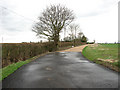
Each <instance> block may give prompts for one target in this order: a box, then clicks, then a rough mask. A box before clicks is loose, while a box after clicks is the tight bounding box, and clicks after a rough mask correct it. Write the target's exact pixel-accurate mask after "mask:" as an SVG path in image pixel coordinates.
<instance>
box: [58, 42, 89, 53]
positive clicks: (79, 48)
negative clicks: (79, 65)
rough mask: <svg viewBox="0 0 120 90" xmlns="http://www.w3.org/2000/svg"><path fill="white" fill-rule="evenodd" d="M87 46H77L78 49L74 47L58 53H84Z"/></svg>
mask: <svg viewBox="0 0 120 90" xmlns="http://www.w3.org/2000/svg"><path fill="white" fill-rule="evenodd" d="M88 45H89V44H87V45H81V46H77V47H73V48H70V49H67V50H62V51H58V52H82V50H83V48H85V47H86V46H88Z"/></svg>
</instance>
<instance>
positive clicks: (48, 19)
mask: <svg viewBox="0 0 120 90" xmlns="http://www.w3.org/2000/svg"><path fill="white" fill-rule="evenodd" d="M38 19H39V22H38V23H36V24H35V25H34V27H33V29H32V30H33V31H34V32H36V33H37V36H39V37H42V38H45V39H48V40H53V41H54V45H55V47H57V46H58V42H59V37H60V32H61V30H62V29H63V28H64V27H66V26H67V25H69V24H70V23H71V22H72V21H73V20H74V15H73V11H71V10H69V9H68V8H66V7H64V6H61V5H57V6H56V5H51V6H50V7H47V8H46V10H44V11H43V12H42V14H41V16H40V17H39V18H38Z"/></svg>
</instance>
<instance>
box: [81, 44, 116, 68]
mask: <svg viewBox="0 0 120 90" xmlns="http://www.w3.org/2000/svg"><path fill="white" fill-rule="evenodd" d="M82 54H83V55H84V56H85V57H86V58H87V59H89V60H91V61H96V62H97V60H98V59H104V60H106V59H113V60H118V44H98V46H94V47H92V46H87V47H85V48H84V49H83V51H82ZM97 63H99V62H97ZM112 64H113V65H115V66H118V62H114V63H112Z"/></svg>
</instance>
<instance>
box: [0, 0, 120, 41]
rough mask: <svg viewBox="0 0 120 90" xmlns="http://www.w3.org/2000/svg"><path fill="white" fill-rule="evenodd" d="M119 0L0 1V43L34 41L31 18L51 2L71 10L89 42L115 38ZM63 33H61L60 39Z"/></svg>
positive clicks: (116, 38) (116, 34)
mask: <svg viewBox="0 0 120 90" xmlns="http://www.w3.org/2000/svg"><path fill="white" fill-rule="evenodd" d="M119 1H120V0H0V21H1V22H0V42H2V37H3V42H4V43H20V42H30V41H32V42H37V41H40V40H41V39H40V38H38V37H36V34H35V33H34V32H32V31H31V28H32V26H33V25H34V21H36V20H37V17H38V16H39V15H40V13H41V12H42V11H43V10H44V9H45V8H46V6H49V5H51V4H62V5H65V6H66V7H68V8H69V9H71V10H73V11H74V13H75V15H76V20H75V23H77V24H79V25H80V29H81V30H82V32H83V33H84V34H85V36H87V37H88V39H89V41H93V40H94V39H95V40H96V42H117V41H118V2H119ZM63 36H64V35H62V34H61V38H62V37H63Z"/></svg>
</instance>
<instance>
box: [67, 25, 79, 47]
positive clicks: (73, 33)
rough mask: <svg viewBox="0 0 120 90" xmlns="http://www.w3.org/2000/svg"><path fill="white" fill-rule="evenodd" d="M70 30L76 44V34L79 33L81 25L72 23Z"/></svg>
mask: <svg viewBox="0 0 120 90" xmlns="http://www.w3.org/2000/svg"><path fill="white" fill-rule="evenodd" d="M69 30H70V31H71V33H70V34H69V35H70V37H71V39H72V40H73V41H74V43H73V44H74V46H75V39H76V34H77V33H78V30H79V25H77V24H71V25H70V26H69Z"/></svg>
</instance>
